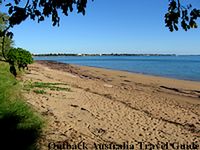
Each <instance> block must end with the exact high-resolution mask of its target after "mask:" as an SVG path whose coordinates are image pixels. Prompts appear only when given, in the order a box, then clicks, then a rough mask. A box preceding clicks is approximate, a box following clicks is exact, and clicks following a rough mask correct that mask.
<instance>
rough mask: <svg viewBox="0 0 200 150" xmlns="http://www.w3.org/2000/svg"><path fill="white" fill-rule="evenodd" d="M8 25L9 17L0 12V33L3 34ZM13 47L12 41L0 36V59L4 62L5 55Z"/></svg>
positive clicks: (9, 38)
mask: <svg viewBox="0 0 200 150" xmlns="http://www.w3.org/2000/svg"><path fill="white" fill-rule="evenodd" d="M8 23H9V16H8V15H6V14H5V13H1V12H0V33H3V31H4V30H5V29H6V28H7V26H8ZM3 42H4V43H3ZM13 45H14V41H13V40H12V39H11V37H8V36H0V59H1V58H2V57H3V58H4V60H6V55H7V53H8V51H9V50H10V49H11V47H12V46H13Z"/></svg>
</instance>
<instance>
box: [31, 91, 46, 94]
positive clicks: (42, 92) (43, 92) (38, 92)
mask: <svg viewBox="0 0 200 150" xmlns="http://www.w3.org/2000/svg"><path fill="white" fill-rule="evenodd" d="M33 92H34V93H36V94H46V92H45V91H44V90H33Z"/></svg>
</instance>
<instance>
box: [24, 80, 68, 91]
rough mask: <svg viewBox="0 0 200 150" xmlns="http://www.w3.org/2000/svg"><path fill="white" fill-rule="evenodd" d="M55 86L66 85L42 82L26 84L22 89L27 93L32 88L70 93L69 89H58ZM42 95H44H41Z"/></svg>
mask: <svg viewBox="0 0 200 150" xmlns="http://www.w3.org/2000/svg"><path fill="white" fill-rule="evenodd" d="M56 85H66V84H64V83H44V82H34V83H28V84H26V85H25V87H24V89H25V90H27V91H29V90H30V89H33V88H42V89H45V88H46V89H50V90H52V91H68V92H70V91H71V89H70V88H66V87H59V86H56ZM34 92H35V91H34ZM40 92H42V91H39V90H38V91H37V92H35V93H40ZM43 94H44V93H43Z"/></svg>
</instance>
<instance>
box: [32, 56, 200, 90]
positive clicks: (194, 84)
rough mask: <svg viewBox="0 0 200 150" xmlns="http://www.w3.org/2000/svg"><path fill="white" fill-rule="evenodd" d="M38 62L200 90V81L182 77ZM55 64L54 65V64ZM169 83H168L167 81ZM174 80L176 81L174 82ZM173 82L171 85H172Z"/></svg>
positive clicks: (58, 68) (61, 67) (63, 69)
mask: <svg viewBox="0 0 200 150" xmlns="http://www.w3.org/2000/svg"><path fill="white" fill-rule="evenodd" d="M35 62H36V63H39V64H42V65H45V66H47V67H50V68H52V69H55V70H61V71H67V72H70V73H72V74H75V75H77V74H80V71H79V72H77V71H75V70H77V68H78V70H79V69H80V68H81V69H83V71H84V73H85V70H88V71H90V70H93V71H96V72H98V71H99V72H101V71H103V72H107V73H111V74H112V73H113V72H114V73H116V74H118V75H119V74H126V75H128V76H129V77H131V76H132V77H135V78H136V81H139V82H143V81H142V80H145V81H144V82H145V84H147V83H148V84H151V83H154V84H155V83H156V84H163V85H161V86H165V85H167V86H169V87H168V88H170V87H172V88H176V87H177V88H180V89H184V88H186V89H193V90H197V92H200V81H191V80H182V79H176V78H169V77H162V76H156V75H151V74H143V73H137V72H130V71H124V70H113V69H109V68H102V67H92V66H82V65H76V64H66V63H62V62H57V61H46V60H39V61H35ZM52 65H53V66H52ZM66 66H68V68H65V67H66ZM95 75H96V76H98V74H95ZM140 77H142V80H141V79H140ZM97 78H98V77H97ZM147 80H150V81H149V82H147ZM167 82H168V83H169V84H166V83H167ZM174 82H176V83H175V84H174ZM170 84H171V85H170Z"/></svg>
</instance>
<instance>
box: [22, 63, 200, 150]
mask: <svg viewBox="0 0 200 150" xmlns="http://www.w3.org/2000/svg"><path fill="white" fill-rule="evenodd" d="M29 68H30V70H29V71H28V72H27V73H26V74H25V75H23V76H22V79H21V80H22V81H23V84H27V83H32V84H34V83H40V84H41V85H42V84H43V85H52V86H57V87H56V88H55V87H54V89H58V90H51V89H52V88H43V89H42V90H44V93H43V94H38V93H35V92H34V90H41V89H38V88H36V89H30V90H29V91H28V92H27V91H25V92H24V94H23V95H24V96H25V98H26V99H27V102H28V103H29V104H30V105H32V106H33V107H34V108H35V109H36V110H38V111H39V112H40V113H41V114H42V115H43V116H44V117H45V118H47V120H48V127H47V128H46V129H45V131H44V133H43V137H42V139H41V141H40V145H42V146H43V149H47V147H48V143H50V142H54V143H57V144H59V143H61V144H62V143H63V142H68V143H69V144H73V143H79V142H81V141H83V142H85V143H87V145H89V146H91V147H90V148H89V149H93V148H92V144H93V143H97V144H110V143H116V144H119V143H123V142H127V141H128V142H130V143H133V144H134V145H135V146H136V147H137V144H138V142H143V143H152V144H157V143H160V142H164V143H166V142H169V143H174V142H179V143H183V144H187V143H192V142H196V143H197V144H198V145H200V140H199V139H200V138H199V137H200V123H199V121H200V83H197V82H192V81H182V80H174V79H168V78H162V77H154V76H147V75H140V74H133V73H129V72H124V71H113V70H108V69H102V68H94V67H86V66H76V65H69V64H62V63H57V62H48V61H38V62H36V63H34V64H32V65H30V67H29ZM44 83H45V84H44ZM65 89H68V90H65Z"/></svg>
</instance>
